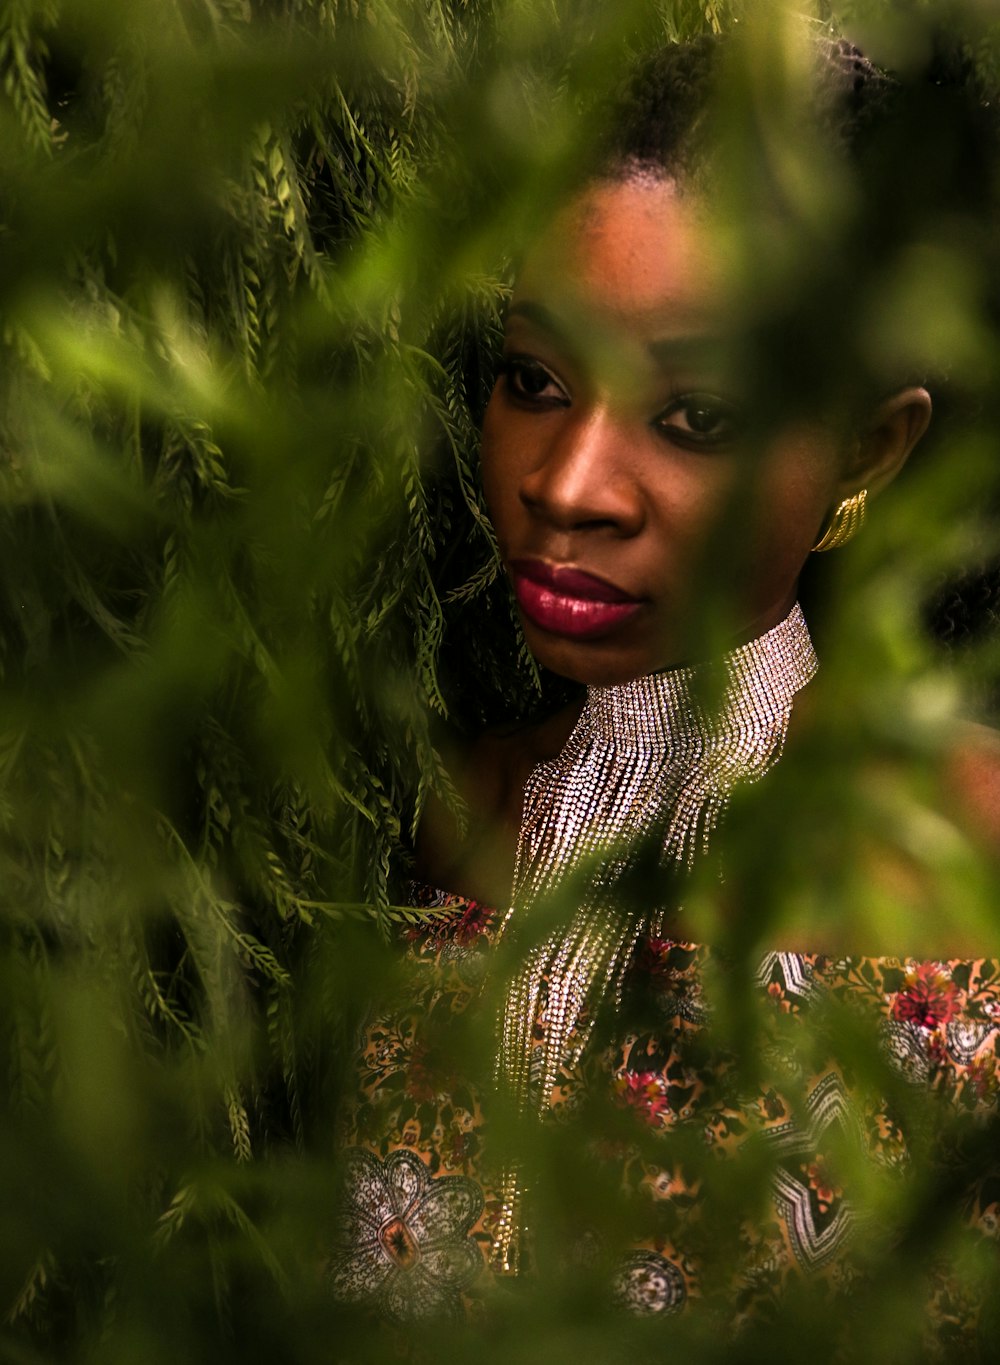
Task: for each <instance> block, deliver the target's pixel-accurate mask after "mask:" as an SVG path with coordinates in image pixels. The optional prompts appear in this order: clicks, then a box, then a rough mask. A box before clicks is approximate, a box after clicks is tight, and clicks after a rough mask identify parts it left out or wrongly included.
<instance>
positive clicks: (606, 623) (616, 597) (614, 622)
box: [510, 559, 642, 640]
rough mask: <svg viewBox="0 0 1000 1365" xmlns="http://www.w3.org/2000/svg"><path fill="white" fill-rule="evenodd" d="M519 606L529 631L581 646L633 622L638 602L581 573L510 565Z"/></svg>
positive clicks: (532, 562)
mask: <svg viewBox="0 0 1000 1365" xmlns="http://www.w3.org/2000/svg"><path fill="white" fill-rule="evenodd" d="M510 567H511V572H512V574H513V577H514V593H515V595H516V597H517V601H518V605H519V606H520V608H521V610H522V611H523V612H524V614H525V616H526V617H527V618H528V620H529V621H531V622H532V624H533V625H536V626H539V627H540V628H541V629H542V630H547V631H550V632H551V633H552V634H553V635H566V636H569V637H570V638H572V639H576V640H582V639H588V638H590V637H594V636H598V635H605V634H607V633H608V632H609V631H611V630H614V628H615V627H616V626H618V625H621V624H622V622H624V621H626V620H628V619H629V618H630V617H632V616H634V615H635V613H636V612H637V611H638V610H639V608H640V607H641V606H642V602H641V601H640V600H639V599H638V598H635V597H632V596H631V595H630V594H629V593H627V592H623V591H622V589H621V588H616V587H615V585H614V584H613V583H608V582H606V580H605V579H603V578H596V577H595V576H594V575H593V574H589V573H584V571H583V570H582V569H572V568H568V567H564V566H562V565H557V564H547V563H545V561H544V560H539V559H516V560H513V561H512V562H511V566H510Z"/></svg>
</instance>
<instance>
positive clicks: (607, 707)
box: [492, 603, 816, 1273]
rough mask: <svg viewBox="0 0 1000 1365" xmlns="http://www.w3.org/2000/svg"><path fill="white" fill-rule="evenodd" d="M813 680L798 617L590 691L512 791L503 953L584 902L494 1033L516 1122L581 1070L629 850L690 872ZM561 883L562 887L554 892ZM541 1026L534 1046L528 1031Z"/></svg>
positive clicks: (616, 971) (515, 984)
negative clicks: (569, 899)
mask: <svg viewBox="0 0 1000 1365" xmlns="http://www.w3.org/2000/svg"><path fill="white" fill-rule="evenodd" d="M815 672H816V655H815V652H814V651H813V647H812V641H811V640H810V638H809V631H808V628H807V626H806V623H805V618H804V617H803V615H802V611H801V609H800V608H799V606H798V604H797V603H796V605H795V606H794V607H793V608H792V610H791V612H789V614H788V616H787V617H786V618H785V619H784V620H783V621H781V622H780V623H779V624H778V625H776V626H775V627H774V628H773V629H771V630H769V631H767V632H766V633H765V634H764V635H761V636H759V637H758V638H757V639H756V640H751V641H750V642H749V643H748V644H745V645H741V646H740V647H739V648H738V649H734V650H732V651H731V652H730V653H729V654H726V655H725V656H724V657H723V658H722V659H720V660H717V661H715V662H713V663H709V664H699V665H696V666H694V667H690V668H679V669H673V670H671V671H669V672H663V673H654V674H651V675H650V676H649V677H645V678H638V679H636V680H635V681H634V682H629V683H624V684H622V685H620V686H615V687H589V688H588V689H587V699H586V702H585V703H584V707H583V710H582V712H581V714H580V718H579V720H578V721H577V723H576V726H575V727H574V729H573V732H572V734H571V735H570V737H569V739H568V740H567V742H566V745H565V746H564V748H563V750H562V752H561V753H560V754H559V756H558V757H557V758H556V759H554V760H553V761H551V762H548V763H542V764H540V765H539V766H538V767H537V768H535V770H534V771H533V772H532V774H531V776H530V777H529V779H528V782H527V784H526V786H525V792H524V809H523V814H522V818H521V829H520V834H519V837H518V844H517V853H516V858H515V865H514V884H513V892H512V898H511V906H510V909H509V910H508V911H507V914H506V915H505V917H504V920H503V923H502V925H501V929H500V933H501V935H506V937H507V938H508V939H510V938H514V937H515V936H516V934H517V932H518V928H519V926H520V925H522V924H524V923H526V922H529V919H528V917H529V915H530V912H531V910H532V908H533V907H540V906H541V905H542V904H544V902H546V901H548V900H549V899H550V898H551V897H552V896H553V895H554V894H557V893H558V892H559V891H560V889H562V891H563V893H564V894H567V893H571V892H575V891H576V889H577V878H581V877H582V878H584V880H583V887H584V891H583V894H582V895H581V897H580V899H579V901H578V906H579V908H578V909H577V910H576V912H575V914H573V915H572V916H571V918H570V919H569V921H568V922H563V923H562V924H560V925H559V927H558V928H557V929H556V930H555V931H553V932H552V933H550V934H548V935H546V936H544V937H543V938H542V939H541V941H540V942H537V943H534V944H531V945H530V946H528V947H527V950H526V951H525V952H524V954H523V956H522V958H521V961H520V965H519V967H518V969H517V972H516V974H515V975H514V977H513V979H512V980H511V982H510V984H509V985H508V987H507V990H506V994H505V998H504V1001H503V1005H502V1009H501V1013H500V1019H499V1049H498V1056H497V1081H498V1083H499V1084H500V1085H501V1086H502V1087H504V1088H505V1089H506V1091H507V1093H508V1094H509V1095H510V1096H511V1097H512V1098H513V1100H514V1103H515V1105H516V1106H517V1108H518V1110H519V1112H521V1113H522V1114H526V1113H527V1112H528V1111H529V1110H534V1111H535V1112H536V1113H539V1114H544V1112H545V1111H546V1109H547V1108H548V1107H549V1104H550V1102H551V1096H552V1090H553V1088H554V1087H555V1085H556V1084H557V1081H558V1077H559V1074H560V1072H561V1071H563V1070H565V1069H568V1068H571V1067H572V1066H574V1065H575V1064H576V1062H577V1061H578V1060H579V1057H580V1054H581V1053H582V1051H583V1049H584V1047H585V1046H586V1043H587V1041H588V1038H589V1036H590V1032H591V1030H592V1027H593V1022H594V1017H595V1014H596V1012H597V1008H598V1006H599V1005H600V1003H601V1002H602V1000H604V999H605V998H606V997H607V995H608V993H609V991H611V990H614V991H615V992H616V994H620V990H621V977H622V973H623V972H624V969H625V966H626V964H627V962H628V959H629V957H630V955H631V952H632V950H633V948H634V947H635V943H636V940H637V939H638V937H639V935H640V933H641V932H642V931H643V929H644V928H646V927H648V925H649V922H650V920H651V918H652V916H653V915H654V914H655V913H656V912H657V911H662V910H663V909H665V908H667V907H666V906H664V905H662V904H660V905H657V904H651V905H650V906H649V908H648V915H646V914H644V915H643V916H642V917H640V916H638V915H636V914H634V913H629V912H625V911H623V910H622V909H621V908H620V907H619V906H618V905H617V904H616V901H617V900H620V899H621V898H622V897H621V894H620V892H619V894H618V895H617V896H616V894H615V890H616V886H618V885H619V884H620V879H621V877H622V875H623V874H624V873H626V872H628V871H629V870H630V869H631V868H632V867H634V866H635V865H636V862H637V859H638V857H639V856H640V855H641V852H642V850H643V849H646V848H648V847H649V846H650V844H651V843H654V841H655V846H658V852H659V862H660V865H661V866H662V867H664V868H669V867H670V866H671V865H673V866H674V867H675V868H678V869H679V870H681V871H690V869H691V867H692V866H693V864H694V860H695V858H696V857H697V856H698V855H699V854H703V853H704V852H706V851H707V848H708V842H709V839H710V837H711V834H712V831H713V830H714V829H715V828H716V826H717V824H718V822H719V819H720V817H721V815H722V813H723V811H724V810H725V807H726V804H727V803H728V800H729V798H730V795H731V794H732V792H733V790H734V788H735V787H736V786H737V785H739V784H742V783H749V782H756V781H758V780H759V779H760V778H761V777H763V776H764V774H765V773H766V772H767V771H768V769H770V768H771V767H772V766H773V765H774V764H775V763H776V762H777V760H778V759H779V758H780V756H781V751H782V748H783V746H784V742H785V736H786V734H787V732H788V722H789V719H790V717H791V713H792V702H793V700H794V697H795V694H796V693H797V692H798V691H799V690H800V689H801V688H803V687H804V686H805V685H806V683H807V682H808V681H809V680H810V678H812V676H813V674H814V673H815ZM571 881H572V883H573V884H572V886H570V885H568V883H570V882H571ZM540 1020H544V1024H543V1028H542V1041H541V1043H540V1044H538V1045H536V1044H535V1042H534V1036H535V1031H536V1026H537V1025H538V1024H539V1021H540ZM523 1193H524V1191H523V1189H522V1184H521V1177H520V1172H519V1170H518V1168H517V1166H516V1165H510V1166H508V1167H507V1168H506V1169H505V1170H504V1172H503V1175H502V1178H501V1189H500V1196H501V1210H500V1216H499V1221H498V1228H497V1235H496V1240H495V1243H494V1249H493V1253H492V1263H493V1265H494V1267H495V1268H496V1269H498V1270H500V1271H502V1272H505V1273H516V1270H517V1252H518V1240H519V1234H520V1232H521V1231H522V1228H521V1206H522V1201H523Z"/></svg>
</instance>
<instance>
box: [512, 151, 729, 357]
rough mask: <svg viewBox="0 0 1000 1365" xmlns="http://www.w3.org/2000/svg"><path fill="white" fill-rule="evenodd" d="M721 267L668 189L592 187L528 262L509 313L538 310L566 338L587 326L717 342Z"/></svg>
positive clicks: (649, 180) (712, 239)
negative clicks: (591, 322)
mask: <svg viewBox="0 0 1000 1365" xmlns="http://www.w3.org/2000/svg"><path fill="white" fill-rule="evenodd" d="M726 260H727V256H726V252H725V250H724V247H723V238H722V236H721V235H720V234H719V233H718V232H717V231H716V230H715V229H714V228H713V224H712V222H711V219H710V216H709V214H708V212H707V210H706V208H705V206H704V204H703V203H702V202H701V201H700V200H698V199H696V198H694V197H693V196H692V195H690V194H689V193H685V192H683V191H681V190H679V189H678V187H677V185H676V183H675V182H674V181H673V180H671V179H667V178H661V177H656V176H653V175H648V174H645V175H637V176H635V177H631V178H629V179H627V180H615V181H598V182H597V183H595V184H593V185H590V186H588V187H587V188H586V189H585V190H583V191H582V192H581V193H580V194H578V195H577V196H576V197H575V198H574V199H572V200H571V201H570V202H569V203H568V204H567V205H566V206H565V207H564V208H562V209H561V210H560V211H559V212H558V213H557V214H556V216H555V218H554V219H553V220H552V221H551V223H550V224H549V225H548V227H547V228H546V229H545V231H544V232H543V233H542V234H541V236H540V237H539V238H538V239H537V240H536V241H535V243H533V245H532V246H531V248H530V249H529V250H528V252H527V253H526V255H525V257H524V260H523V262H522V268H521V271H520V273H519V275H518V278H517V282H516V284H515V287H514V293H513V298H512V305H513V307H512V313H513V314H514V315H515V316H516V315H517V314H518V313H519V312H520V313H521V315H522V316H523V315H526V314H527V315H530V314H531V312H532V308H535V309H538V308H541V309H544V310H545V312H547V313H548V314H549V315H551V316H553V317H555V318H558V319H561V320H562V321H563V322H564V323H565V325H567V326H569V327H571V328H574V329H575V327H576V326H578V325H581V324H585V322H586V320H587V318H588V317H591V318H594V319H595V320H597V321H599V322H600V323H601V325H603V326H610V327H622V328H624V329H625V330H627V331H628V332H630V333H635V334H637V336H641V337H651V336H653V335H656V336H658V337H663V338H664V339H669V338H670V337H672V336H682V337H686V336H689V335H692V336H697V335H700V334H702V333H705V332H711V333H717V332H718V330H719V328H720V325H721V323H722V321H723V318H724V314H725V311H726V310H725V299H726V297H727V294H729V275H730V272H729V271H728V269H727V266H726ZM526 304H527V305H529V307H528V308H527V309H525V307H524V305H526Z"/></svg>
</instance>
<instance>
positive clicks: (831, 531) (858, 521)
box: [813, 488, 868, 554]
mask: <svg viewBox="0 0 1000 1365" xmlns="http://www.w3.org/2000/svg"><path fill="white" fill-rule="evenodd" d="M867 501H868V489H867V488H862V490H861V492H860V493H855V494H854V497H853V498H845V499H844V501H843V502H840V503H838V504H837V506H836V507H835V508H834V511H833V515H832V516H831V518H830V525H829V526H828V527H827V528H826V530H825V531H824V532H823V534H822V536H820V538H819V540H818V541H817V542H816V544H815V545H814V546H813V554H820V553H821V552H822V551H823V550H839V549H840V547H841V545H846V544H847V542H848V541H849V540H851V539H853V537H854V536H856V535H857V534H858V532H859V531H860V530H861V528H862V526H863V525H864V524H865V503H866V502H867Z"/></svg>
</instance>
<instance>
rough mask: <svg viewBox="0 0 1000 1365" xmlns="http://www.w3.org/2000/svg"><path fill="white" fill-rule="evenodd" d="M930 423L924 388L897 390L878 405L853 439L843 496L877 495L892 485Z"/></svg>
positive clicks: (928, 404) (845, 472)
mask: <svg viewBox="0 0 1000 1365" xmlns="http://www.w3.org/2000/svg"><path fill="white" fill-rule="evenodd" d="M930 420H931V396H930V394H929V393H928V392H927V390H926V389H923V388H916V387H914V388H909V389H900V390H899V391H898V392H897V393H894V394H892V395H891V397H889V398H886V399H885V400H884V401H883V402H881V403H879V404H878V406H877V407H876V408H875V409H874V410H873V411H872V412H871V413H870V414H869V416H868V420H867V422H866V423H865V424H864V426H863V427H862V428H861V430H860V431H859V432H858V433H857V434H856V436H855V439H854V445H853V449H852V451H851V455H850V456H849V458H848V460H847V467H846V469H845V471H844V477H843V479H842V480H841V488H842V490H843V496H844V497H849V496H850V495H851V494H853V493H856V492H858V490H859V489H861V488H867V489H868V492H869V493H878V492H880V491H881V490H882V489H883V488H885V486H886V484H889V483H891V482H892V480H893V479H894V478H895V477H896V475H897V474H898V473H899V471H900V470H901V469H902V467H903V465H904V464H905V463H906V461H907V460H908V459H909V456H910V451H911V450H912V449H913V447H914V446H915V445H916V444H917V442H918V441H919V440H920V438H921V436H923V434H924V432H925V431H926V430H927V428H928V426H929V424H930Z"/></svg>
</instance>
